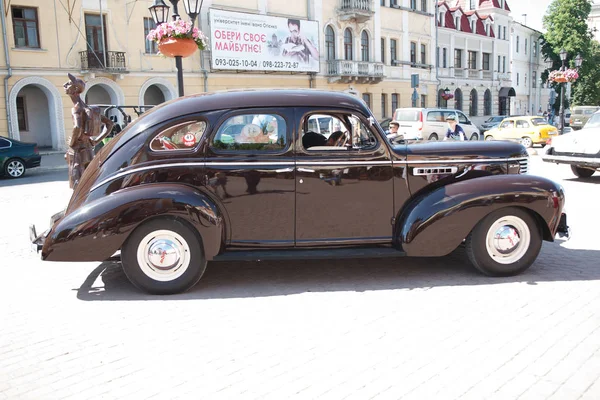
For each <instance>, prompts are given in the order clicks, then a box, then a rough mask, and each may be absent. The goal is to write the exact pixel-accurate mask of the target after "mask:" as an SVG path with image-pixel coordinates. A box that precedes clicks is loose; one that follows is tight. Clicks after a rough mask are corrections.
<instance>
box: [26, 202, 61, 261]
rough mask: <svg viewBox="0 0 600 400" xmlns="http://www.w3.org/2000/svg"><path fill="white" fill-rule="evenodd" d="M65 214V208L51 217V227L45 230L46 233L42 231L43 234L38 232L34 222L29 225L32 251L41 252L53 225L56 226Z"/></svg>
mask: <svg viewBox="0 0 600 400" xmlns="http://www.w3.org/2000/svg"><path fill="white" fill-rule="evenodd" d="M64 216H65V210H63V211H61V212H59V213H56V214H54V215H53V216H52V217H50V228H48V229H47V230H45V231H44V233H42V234H41V235H38V234H37V230H36V229H35V225H33V224H31V225H29V241H30V242H31V251H33V252H35V253H39V252H40V251H41V250H42V249H43V247H44V242H45V241H46V237H48V234H49V233H50V231H51V230H52V227H53V226H54V224H56V222H57V221H58V220H60V219H61V218H62V217H64Z"/></svg>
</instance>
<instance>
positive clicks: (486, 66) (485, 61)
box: [483, 53, 491, 71]
mask: <svg viewBox="0 0 600 400" xmlns="http://www.w3.org/2000/svg"><path fill="white" fill-rule="evenodd" d="M490 58H491V57H490V53H483V70H484V71H489V70H490Z"/></svg>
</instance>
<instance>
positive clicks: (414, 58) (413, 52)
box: [410, 42, 417, 66]
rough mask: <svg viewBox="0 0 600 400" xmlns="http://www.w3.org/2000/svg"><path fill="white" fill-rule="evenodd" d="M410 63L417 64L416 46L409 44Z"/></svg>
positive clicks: (412, 43)
mask: <svg viewBox="0 0 600 400" xmlns="http://www.w3.org/2000/svg"><path fill="white" fill-rule="evenodd" d="M410 62H411V63H412V64H413V66H414V64H416V63H417V44H416V43H415V42H410Z"/></svg>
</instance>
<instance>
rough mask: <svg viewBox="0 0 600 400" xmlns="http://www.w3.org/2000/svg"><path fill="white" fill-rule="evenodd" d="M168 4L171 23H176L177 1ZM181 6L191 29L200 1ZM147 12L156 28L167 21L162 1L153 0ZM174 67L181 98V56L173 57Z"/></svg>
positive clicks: (167, 15)
mask: <svg viewBox="0 0 600 400" xmlns="http://www.w3.org/2000/svg"><path fill="white" fill-rule="evenodd" d="M169 2H170V3H171V6H172V7H173V15H172V18H173V21H177V20H178V19H180V17H179V10H178V8H177V5H178V3H179V0H169ZM183 6H184V7H185V12H186V13H187V15H188V16H189V17H190V21H191V23H192V28H193V27H194V23H195V21H196V17H198V14H200V9H201V8H202V0H183ZM148 10H150V15H152V19H153V20H154V23H155V24H156V26H158V25H160V24H163V23H165V22H167V20H168V19H169V6H168V5H166V4H165V2H164V1H163V0H154V4H152V5H151V6H150V7H148ZM175 67H176V68H177V88H178V89H179V97H181V96H183V63H182V57H181V56H175Z"/></svg>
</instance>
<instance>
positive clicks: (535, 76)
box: [531, 71, 537, 88]
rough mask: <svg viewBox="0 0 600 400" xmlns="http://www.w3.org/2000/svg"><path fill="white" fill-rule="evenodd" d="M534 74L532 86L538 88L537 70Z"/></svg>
mask: <svg viewBox="0 0 600 400" xmlns="http://www.w3.org/2000/svg"><path fill="white" fill-rule="evenodd" d="M532 74H533V75H532V77H531V87H532V88H536V87H537V71H533V73H532Z"/></svg>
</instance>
